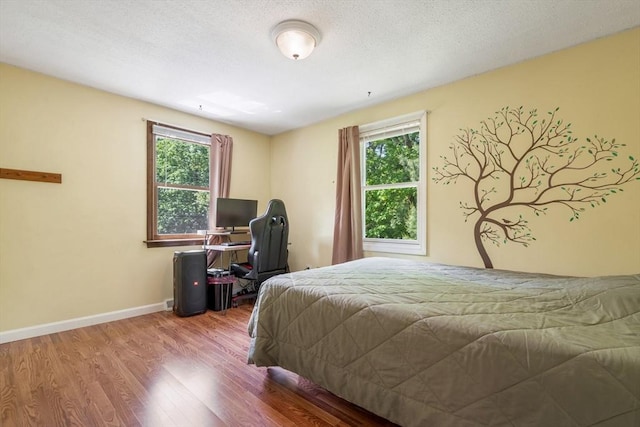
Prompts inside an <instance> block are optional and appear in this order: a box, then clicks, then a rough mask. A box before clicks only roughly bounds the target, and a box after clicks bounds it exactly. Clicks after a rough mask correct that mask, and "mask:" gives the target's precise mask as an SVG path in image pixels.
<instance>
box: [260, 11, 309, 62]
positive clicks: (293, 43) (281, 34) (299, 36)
mask: <svg viewBox="0 0 640 427" xmlns="http://www.w3.org/2000/svg"><path fill="white" fill-rule="evenodd" d="M271 36H272V37H273V40H274V41H275V43H276V45H277V46H278V48H279V49H280V52H282V54H283V55H284V56H286V57H287V58H289V59H294V60H295V59H304V58H306V57H307V56H309V55H311V52H313V49H314V48H315V47H316V46H317V45H318V44H319V43H320V33H319V32H318V30H317V29H316V28H315V27H314V26H313V25H311V24H309V23H307V22H304V21H297V20H289V21H283V22H281V23H279V24H278V25H276V26H275V28H274V29H273V31H272V32H271Z"/></svg>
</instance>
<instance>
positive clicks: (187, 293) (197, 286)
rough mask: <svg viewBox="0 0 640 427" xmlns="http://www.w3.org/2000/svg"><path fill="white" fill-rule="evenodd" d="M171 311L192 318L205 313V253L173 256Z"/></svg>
mask: <svg viewBox="0 0 640 427" xmlns="http://www.w3.org/2000/svg"><path fill="white" fill-rule="evenodd" d="M173 311H174V312H175V313H176V314H177V315H178V316H193V315H194V314H200V313H204V312H205V311H207V253H206V252H205V251H202V250H195V251H183V252H175V253H174V255H173Z"/></svg>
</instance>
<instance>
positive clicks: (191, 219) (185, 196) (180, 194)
mask: <svg viewBox="0 0 640 427" xmlns="http://www.w3.org/2000/svg"><path fill="white" fill-rule="evenodd" d="M208 212H209V192H208V191H192V190H177V189H175V188H158V234H195V233H196V232H197V231H198V230H206V229H208V228H209V226H208V224H209V221H208V218H207V217H208Z"/></svg>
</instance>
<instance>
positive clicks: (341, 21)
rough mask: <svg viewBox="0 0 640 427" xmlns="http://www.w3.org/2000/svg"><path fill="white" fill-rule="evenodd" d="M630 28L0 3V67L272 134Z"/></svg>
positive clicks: (528, 13)
mask: <svg viewBox="0 0 640 427" xmlns="http://www.w3.org/2000/svg"><path fill="white" fill-rule="evenodd" d="M286 19H301V20H305V21H308V22H310V23H312V24H313V25H315V26H316V27H317V28H318V30H319V31H320V33H321V35H322V41H321V42H320V45H319V46H318V47H317V48H316V50H315V51H314V52H313V53H312V54H311V56H310V57H309V58H307V59H305V60H301V61H297V62H294V61H292V60H289V59H287V58H285V57H284V56H282V55H281V54H280V53H279V51H278V50H277V48H276V47H275V45H274V43H273V41H272V40H271V38H270V32H271V29H272V28H273V27H274V26H275V25H276V24H278V23H279V22H280V21H283V20H286ZM638 25H640V1H638V0H182V1H174V0H136V1H127V0H47V1H44V0H0V61H2V62H5V63H8V64H12V65H17V66H20V67H24V68H27V69H31V70H35V71H39V72H42V73H45V74H48V75H52V76H55V77H59V78H62V79H65V80H70V81H73V82H77V83H81V84H84V85H88V86H92V87H95V88H99V89H102V90H106V91H109V92H113V93H117V94H121V95H125V96H129V97H132V98H137V99H141V100H145V101H149V102H153V103H156V104H160V105H164V106H167V107H171V108H175V109H178V110H182V111H186V112H189V113H192V114H195V115H199V116H203V117H208V118H211V119H214V120H218V121H221V122H225V123H230V124H233V125H237V126H240V127H244V128H247V129H252V130H255V131H258V132H262V133H265V134H269V135H273V134H277V133H280V132H283V131H286V130H289V129H293V128H297V127H301V126H306V125H309V124H311V123H315V122H319V121H321V120H324V119H327V118H330V117H334V116H337V115H340V114H342V113H345V112H347V111H352V110H356V109H359V108H362V107H366V106H371V105H374V104H377V103H380V102H383V101H387V100H390V99H393V98H398V97H401V96H404V95H408V94H411V93H415V92H417V91H420V90H424V89H427V88H430V87H434V86H438V85H441V84H444V83H448V82H452V81H455V80H458V79H461V78H464V77H468V76H471V75H475V74H478V73H482V72H485V71H488V70H492V69H495V68H498V67H502V66H505V65H509V64H513V63H516V62H520V61H522V60H525V59H528V58H531V57H535V56H539V55H543V54H545V53H548V52H552V51H556V50H559V49H563V48H566V47H569V46H573V45H576V44H579V43H583V42H586V41H589V40H593V39H595V38H598V37H602V36H605V35H609V34H613V33H616V32H619V31H622V30H625V29H629V28H632V27H636V26H638ZM577 71H579V70H577ZM369 93H370V94H369Z"/></svg>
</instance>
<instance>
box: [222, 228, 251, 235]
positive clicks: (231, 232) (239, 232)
mask: <svg viewBox="0 0 640 427" xmlns="http://www.w3.org/2000/svg"><path fill="white" fill-rule="evenodd" d="M227 231H228V232H229V234H248V233H249V230H248V229H247V230H236V228H235V227H231V230H227Z"/></svg>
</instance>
